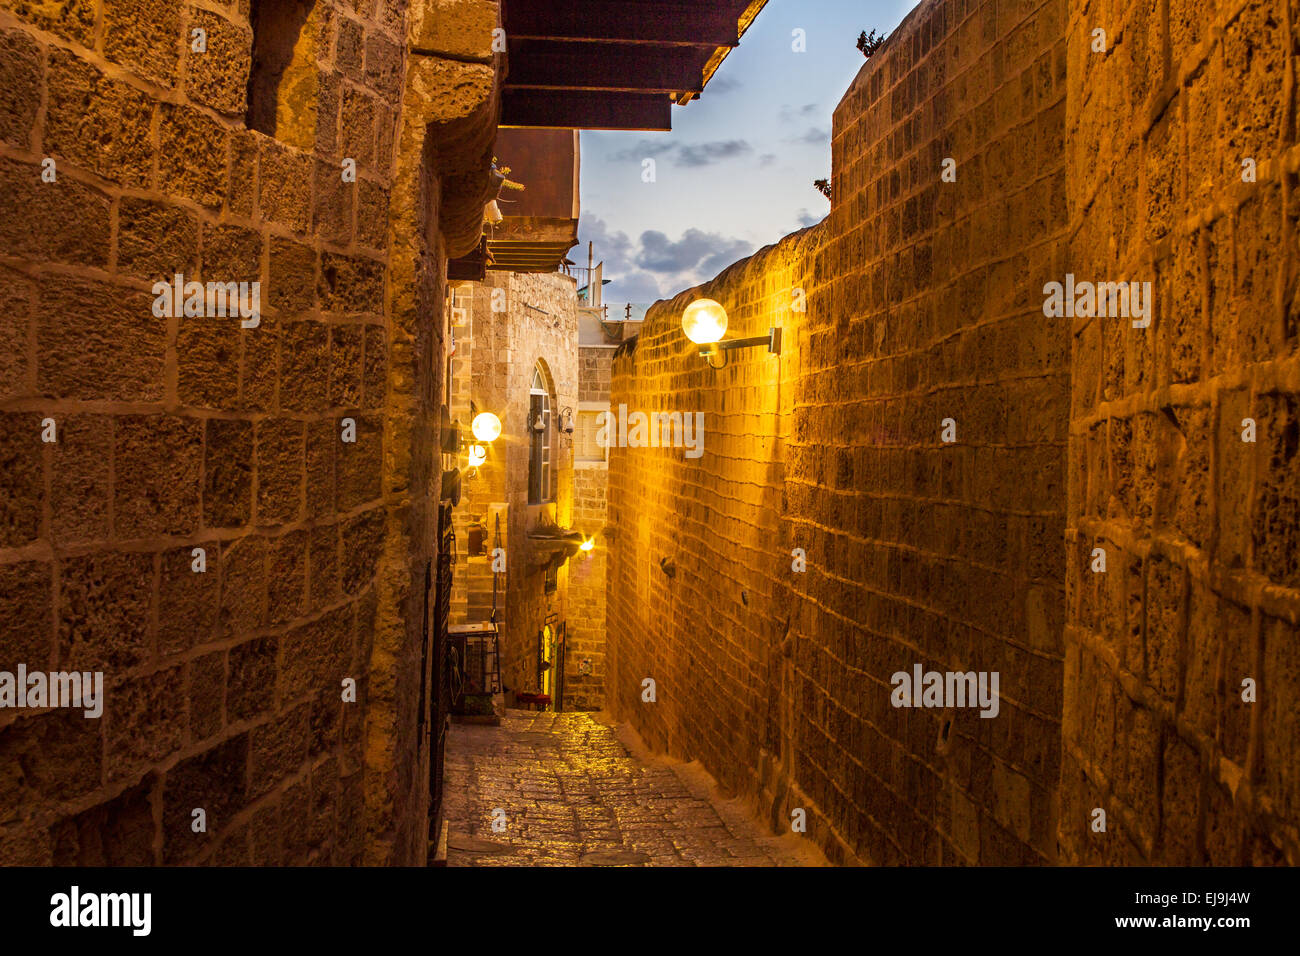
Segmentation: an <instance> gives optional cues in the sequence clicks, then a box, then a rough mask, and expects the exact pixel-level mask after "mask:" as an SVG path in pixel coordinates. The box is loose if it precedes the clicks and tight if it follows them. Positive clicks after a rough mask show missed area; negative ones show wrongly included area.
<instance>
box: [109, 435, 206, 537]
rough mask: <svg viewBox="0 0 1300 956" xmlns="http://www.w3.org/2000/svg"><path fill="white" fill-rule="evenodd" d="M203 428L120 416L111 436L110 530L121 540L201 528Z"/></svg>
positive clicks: (172, 533) (175, 533) (177, 533)
mask: <svg viewBox="0 0 1300 956" xmlns="http://www.w3.org/2000/svg"><path fill="white" fill-rule="evenodd" d="M202 466H203V422H202V421H201V420H199V419H197V418H181V417H178V416H175V415H122V416H119V417H118V419H117V422H116V427H115V430H114V436H113V499H114V500H113V508H114V518H113V524H114V530H115V531H116V533H117V535H118V536H119V537H123V538H146V537H152V536H154V535H159V534H171V535H180V534H187V533H189V532H190V531H192V530H194V529H195V528H197V527H198V526H199V489H200V477H199V476H200V472H201V471H202Z"/></svg>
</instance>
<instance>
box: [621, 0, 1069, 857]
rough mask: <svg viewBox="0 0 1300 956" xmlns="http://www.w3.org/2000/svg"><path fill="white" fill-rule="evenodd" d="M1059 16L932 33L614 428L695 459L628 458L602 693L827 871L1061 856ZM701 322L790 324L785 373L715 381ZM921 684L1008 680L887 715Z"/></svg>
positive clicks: (952, 13)
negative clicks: (696, 449) (1046, 311)
mask: <svg viewBox="0 0 1300 956" xmlns="http://www.w3.org/2000/svg"><path fill="white" fill-rule="evenodd" d="M1064 17H1065V4H1064V2H1063V0H1049V2H1045V3H1044V2H1025V3H1019V4H1014V3H998V2H986V3H983V4H978V3H963V2H930V3H923V4H921V5H920V6H918V7H917V8H916V9H915V10H914V11H913V12H912V13H911V14H910V15H909V16H908V18H907V19H906V20H905V21H904V23H903V24H902V25H901V26H900V27H899V29H898V30H896V31H895V32H894V33H893V34H892V35H891V36H890V38H889V39H888V41H887V42H886V44H885V45H884V47H883V48H882V49H881V50H880V52H878V53H877V54H876V55H875V56H873V57H872V58H871V60H870V61H869V62H868V63H867V64H866V65H865V66H864V67H863V69H862V71H861V72H860V74H859V76H858V77H857V79H856V80H855V82H854V83H853V85H852V87H851V88H850V89H849V90H848V92H847V93H846V94H845V96H844V98H843V100H842V101H841V103H840V105H839V107H838V108H837V110H836V113H835V121H834V134H833V140H832V153H833V169H834V175H833V180H832V182H833V191H834V202H833V205H832V209H831V212H830V215H829V217H828V218H827V219H826V220H825V221H824V222H822V223H821V224H820V225H818V226H815V227H813V228H812V229H810V230H807V231H805V232H802V233H798V234H795V235H794V236H791V237H787V238H786V239H785V240H783V241H782V242H781V243H780V244H778V245H777V246H775V247H769V248H768V249H765V250H763V251H761V252H759V253H758V254H756V255H755V256H754V257H752V258H751V259H749V260H747V261H745V262H743V263H739V264H737V265H735V266H732V267H731V268H730V269H728V270H727V271H725V272H724V273H723V274H722V275H721V276H719V277H718V278H717V279H715V280H714V281H713V282H710V283H707V284H706V285H704V286H702V287H701V288H699V289H697V290H692V291H690V292H687V293H684V294H683V295H681V296H679V297H677V298H676V299H675V300H673V301H671V302H668V303H659V304H658V305H656V306H655V307H654V308H652V310H651V312H650V314H649V316H648V318H647V321H646V325H645V328H644V330H643V331H642V333H641V335H640V337H639V340H638V341H637V342H636V343H635V347H634V348H629V349H627V350H625V354H624V355H622V356H620V357H619V358H616V359H615V363H614V382H613V401H614V402H615V403H618V402H624V401H625V402H627V404H628V406H629V409H633V408H645V409H647V410H653V409H663V410H680V411H682V412H688V411H702V412H703V413H704V425H705V441H704V454H703V456H702V457H700V458H699V459H698V460H694V461H692V460H690V459H686V458H685V457H684V456H683V454H682V452H681V451H680V450H676V449H671V450H665V449H644V448H642V449H632V448H629V449H617V450H615V452H614V454H613V456H612V459H611V478H610V487H611V491H610V513H611V519H612V524H613V526H614V532H613V533H614V534H615V535H616V536H617V538H616V543H615V545H614V554H613V555H612V557H611V572H610V584H609V616H610V635H609V648H608V655H609V658H610V660H609V664H608V674H609V676H608V681H607V694H608V696H609V697H610V699H611V700H612V701H614V708H615V710H616V712H617V713H618V715H619V716H621V717H624V718H627V719H629V720H632V721H633V722H634V723H636V724H637V725H638V727H639V728H640V729H641V730H642V733H643V734H644V735H645V736H646V737H647V738H648V739H649V740H651V741H652V742H653V743H655V744H656V745H658V746H660V747H663V748H664V749H666V750H668V751H670V752H673V753H675V754H677V755H679V756H682V757H685V758H698V759H700V760H701V761H703V763H704V764H705V766H706V767H708V769H709V770H710V772H712V773H713V774H714V775H715V776H717V777H718V779H719V780H720V781H721V782H722V783H723V785H724V786H726V787H728V788H729V789H732V790H734V791H736V792H738V793H742V794H745V795H747V796H749V797H750V798H751V799H753V800H755V801H757V802H758V804H759V805H760V807H761V809H762V810H763V811H764V812H767V813H769V814H770V817H771V821H772V824H773V826H774V827H775V828H777V829H778V830H788V829H789V827H790V826H791V821H792V816H791V814H792V811H794V810H795V809H803V810H804V811H805V813H806V816H807V820H808V824H807V826H808V833H809V837H810V838H811V839H814V840H816V841H817V842H818V843H819V844H820V845H821V846H822V847H823V848H824V849H825V850H826V852H827V853H828V855H829V856H830V857H831V858H832V859H833V860H838V861H842V862H853V861H866V862H873V863H881V864H891V863H921V864H926V863H928V864H952V863H972V864H974V863H982V864H1014V863H1034V862H1048V861H1051V860H1053V859H1054V858H1055V856H1056V851H1055V843H1056V827H1055V806H1056V783H1057V781H1058V779H1059V761H1060V719H1061V707H1062V700H1061V692H1062V647H1061V628H1062V623H1063V601H1064V560H1065V556H1064V547H1063V534H1064V523H1065V513H1064V511H1065V478H1066V475H1065V446H1066V425H1067V415H1068V407H1067V396H1068V381H1067V372H1068V365H1067V363H1068V354H1069V353H1068V348H1069V346H1068V341H1069V339H1068V328H1067V326H1066V325H1065V324H1064V322H1063V321H1061V320H1056V321H1053V320H1047V319H1045V318H1044V316H1043V313H1042V296H1041V293H1040V292H1039V289H1040V288H1041V286H1042V284H1043V282H1044V281H1045V277H1046V276H1049V275H1052V274H1055V273H1056V272H1057V271H1059V270H1060V268H1061V266H1062V265H1063V262H1064V241H1063V240H1064V235H1065V228H1066V182H1065V178H1064V172H1065V167H1064V162H1065V159H1064V149H1063V133H1064V124H1065V49H1064ZM945 159H952V160H954V161H955V167H952V168H954V169H955V174H956V175H955V181H952V182H945V181H943V179H942V178H941V174H942V172H943V170H944V168H945V164H944V160H945ZM696 296H708V297H710V298H714V299H717V300H718V301H720V302H722V303H723V304H724V306H726V308H727V309H728V312H729V315H730V319H731V325H730V328H729V329H728V332H727V338H740V337H743V336H752V335H761V334H763V333H764V332H766V330H767V329H768V328H769V327H771V326H781V327H783V334H784V344H783V351H782V354H781V356H780V357H779V358H777V357H773V356H770V355H768V354H767V353H766V352H765V351H764V350H762V349H761V348H760V349H754V350H751V351H745V352H739V353H734V354H733V357H732V359H731V364H730V365H729V366H728V367H726V368H724V369H722V370H720V371H714V370H711V369H709V368H707V367H706V365H705V362H704V360H703V359H702V358H700V357H699V356H698V355H697V354H696V353H697V350H696V349H695V348H694V347H692V346H691V345H690V343H689V342H688V341H687V340H686V339H685V337H684V335H683V333H682V331H681V328H680V320H681V314H682V310H683V309H684V307H685V306H686V304H687V303H689V302H690V300H691V299H693V298H695V297H696ZM800 305H804V306H805V310H804V311H799V306H800ZM945 419H952V425H953V427H954V428H955V435H950V436H949V437H953V438H955V440H953V441H950V442H946V441H944V440H943V434H942V432H943V428H944V420H945ZM796 549H800V551H799V552H798V553H796ZM801 555H802V556H804V557H805V558H806V570H801V569H799V568H798V567H796V564H797V562H798V560H799V558H800V556H801ZM918 664H919V665H921V666H922V668H923V670H926V671H971V670H974V671H996V672H999V673H1000V678H1001V687H1000V690H1001V701H1000V713H999V715H998V717H997V718H995V719H983V718H981V717H979V715H978V711H977V710H974V709H954V710H944V709H942V708H937V709H919V708H896V707H894V706H892V705H891V692H892V690H893V687H892V684H891V677H892V675H893V674H894V673H896V672H898V671H906V672H908V673H909V674H910V673H911V671H912V668H913V666H914V665H918ZM644 678H653V679H654V680H655V681H656V692H657V700H656V702H654V703H646V702H644V700H643V691H642V686H643V685H642V681H643V679H644Z"/></svg>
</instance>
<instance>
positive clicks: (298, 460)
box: [256, 418, 304, 524]
mask: <svg viewBox="0 0 1300 956" xmlns="http://www.w3.org/2000/svg"><path fill="white" fill-rule="evenodd" d="M256 438H257V521H258V524H283V523H285V522H289V521H296V520H297V519H298V516H299V514H300V513H301V511H302V496H303V454H304V448H303V424H302V422H297V421H292V420H290V419H282V418H268V419H266V420H264V421H260V422H258V423H257V428H256Z"/></svg>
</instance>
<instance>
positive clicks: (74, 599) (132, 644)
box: [58, 552, 154, 716]
mask: <svg viewBox="0 0 1300 956" xmlns="http://www.w3.org/2000/svg"><path fill="white" fill-rule="evenodd" d="M153 563H154V562H153V555H152V554H129V553H121V552H104V553H101V554H89V555H83V556H81V557H72V558H65V559H64V560H63V561H61V562H60V563H59V568H58V575H59V631H58V633H59V662H60V665H61V666H63V667H64V668H69V669H76V670H90V671H96V670H102V671H105V672H106V673H105V686H107V685H108V684H110V683H111V682H112V681H113V680H114V679H116V678H117V677H119V676H120V675H121V673H122V672H123V671H125V670H127V669H129V668H132V667H135V666H136V665H138V664H142V663H144V661H145V660H147V659H148V657H149V618H150V613H151V611H152V607H153V585H154V582H153V577H154V571H153ZM78 716H80V715H78Z"/></svg>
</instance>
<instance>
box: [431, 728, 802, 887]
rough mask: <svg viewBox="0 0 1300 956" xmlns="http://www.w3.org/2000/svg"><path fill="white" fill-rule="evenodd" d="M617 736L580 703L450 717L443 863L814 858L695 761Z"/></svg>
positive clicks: (748, 862)
mask: <svg viewBox="0 0 1300 956" xmlns="http://www.w3.org/2000/svg"><path fill="white" fill-rule="evenodd" d="M624 733H626V730H625V731H624ZM620 736H621V735H620V734H619V732H618V727H617V725H615V726H610V725H607V724H603V723H599V722H598V721H597V720H596V719H594V718H593V716H592V715H591V714H584V713H576V714H575V713H563V714H555V713H549V712H535V711H526V710H508V711H507V712H506V715H505V717H503V718H502V720H501V726H499V727H492V726H482V725H466V724H455V725H453V726H452V729H451V733H450V735H449V738H448V741H447V764H446V787H447V795H446V803H445V807H446V817H447V830H448V838H447V864H448V865H449V866H574V865H581V866H629V865H631V866H636V865H645V866H814V865H818V864H823V865H824V859H823V858H822V857H821V854H820V853H819V852H818V851H817V850H816V849H815V848H814V847H813V845H812V844H811V843H810V842H806V841H803V840H801V839H800V838H799V837H797V836H794V835H788V836H771V835H768V834H766V833H765V832H764V828H763V827H762V825H761V824H760V823H759V822H758V821H757V820H755V819H754V817H753V816H752V815H751V813H750V812H749V811H748V810H747V809H746V807H745V806H744V805H743V804H742V802H741V801H740V800H736V799H732V800H726V799H722V798H720V797H719V796H717V795H716V792H714V791H713V786H712V780H711V778H709V777H708V775H707V774H705V773H704V772H703V771H701V770H700V769H698V765H696V764H683V763H680V762H670V761H665V760H661V759H658V758H648V757H644V756H642V755H641V754H640V753H638V750H639V748H637V747H636V745H635V743H633V744H632V746H629V745H628V744H626V743H624V740H623V739H620ZM498 810H500V811H503V812H504V819H503V818H502V814H501V813H496V812H495V811H498ZM494 817H495V819H496V820H497V821H500V822H498V823H497V825H496V826H497V830H496V831H494V830H493V819H494ZM502 827H504V829H502Z"/></svg>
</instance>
